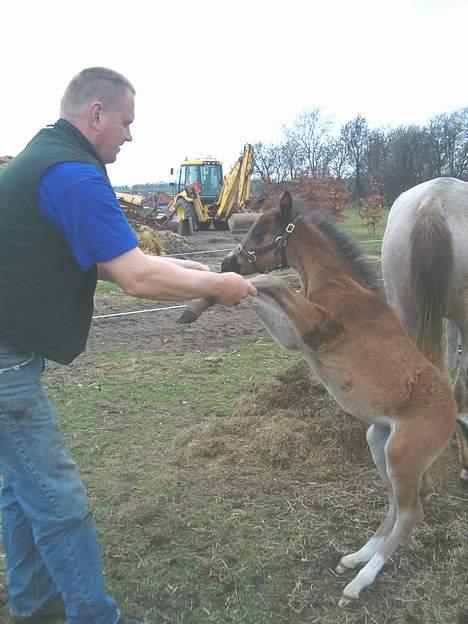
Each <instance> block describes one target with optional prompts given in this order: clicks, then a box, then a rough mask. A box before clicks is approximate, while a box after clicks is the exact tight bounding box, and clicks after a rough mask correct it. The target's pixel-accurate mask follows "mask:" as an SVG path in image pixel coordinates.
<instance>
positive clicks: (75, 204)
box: [37, 162, 138, 271]
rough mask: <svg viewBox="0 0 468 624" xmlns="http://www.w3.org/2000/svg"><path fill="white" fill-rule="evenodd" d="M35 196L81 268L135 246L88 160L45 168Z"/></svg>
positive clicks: (117, 207)
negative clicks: (86, 161)
mask: <svg viewBox="0 0 468 624" xmlns="http://www.w3.org/2000/svg"><path fill="white" fill-rule="evenodd" d="M37 199H38V206H39V209H40V211H41V212H42V214H43V215H44V217H45V218H46V219H47V221H48V222H49V223H51V224H52V225H55V226H56V227H57V228H58V230H59V231H60V232H61V233H62V236H63V237H64V238H65V240H66V241H67V243H68V245H69V246H70V249H71V251H72V253H73V255H74V257H75V259H76V261H77V262H78V264H79V265H80V267H81V269H82V270H83V271H87V270H88V269H90V268H91V267H92V266H94V265H95V264H97V263H99V262H107V261H108V260H113V259H114V258H117V257H118V256H120V255H122V254H123V253H125V252H127V251H130V250H131V249H134V248H135V247H137V246H138V239H137V238H136V236H135V234H134V232H133V230H132V228H131V227H130V224H129V223H128V221H127V218H126V216H125V214H124V212H123V210H122V208H121V207H120V204H119V202H118V200H117V198H116V196H115V193H114V191H113V189H112V187H111V186H110V184H109V182H108V180H107V179H106V178H105V177H104V175H103V174H102V173H101V172H100V171H98V170H97V169H96V168H95V167H93V166H92V165H90V164H88V163H80V162H62V163H58V164H57V165H54V166H53V167H51V168H50V169H48V170H47V171H46V172H45V174H44V175H43V176H42V178H41V180H40V183H39V186H38V198H37Z"/></svg>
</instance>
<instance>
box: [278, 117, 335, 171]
mask: <svg viewBox="0 0 468 624" xmlns="http://www.w3.org/2000/svg"><path fill="white" fill-rule="evenodd" d="M332 123H333V122H332V119H331V118H330V117H326V118H324V117H322V111H321V109H319V108H314V109H312V110H311V111H304V112H303V113H301V114H300V115H299V116H298V117H297V118H296V120H295V121H294V123H293V126H292V128H291V129H290V130H287V131H286V136H287V139H288V140H289V141H292V142H293V143H295V144H297V145H298V148H299V160H300V161H301V162H302V167H301V168H302V171H303V173H304V174H306V175H308V176H311V177H312V178H318V177H320V176H321V175H323V174H324V168H326V167H324V159H325V158H326V156H327V146H328V141H329V135H330V129H331V126H332Z"/></svg>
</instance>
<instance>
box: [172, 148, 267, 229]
mask: <svg viewBox="0 0 468 624" xmlns="http://www.w3.org/2000/svg"><path fill="white" fill-rule="evenodd" d="M253 157H254V154H253V148H252V146H251V145H250V144H249V143H247V144H246V145H245V146H244V151H243V154H242V155H241V156H240V157H239V159H238V160H237V162H236V163H235V164H234V165H233V167H232V168H231V170H230V171H229V173H228V174H227V175H226V176H225V177H223V166H222V163H221V161H219V160H217V159H216V158H209V157H207V158H198V159H195V160H185V161H184V162H183V163H181V165H180V169H179V170H178V174H177V181H176V182H175V185H176V188H175V195H174V198H173V199H172V201H171V203H170V204H169V206H168V210H169V213H170V214H171V215H173V216H174V217H176V220H177V232H178V233H179V234H182V235H190V234H192V233H193V232H194V231H195V230H207V229H209V228H210V226H211V225H213V227H214V228H215V229H216V230H227V229H230V230H231V231H232V232H241V231H246V230H248V229H249V227H250V225H251V224H252V223H253V222H254V221H255V214H254V213H249V212H246V207H247V206H248V201H249V198H250V193H251V186H252V181H251V176H252V169H253ZM171 173H173V170H172V171H171Z"/></svg>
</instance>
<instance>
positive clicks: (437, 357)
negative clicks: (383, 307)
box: [411, 200, 454, 370]
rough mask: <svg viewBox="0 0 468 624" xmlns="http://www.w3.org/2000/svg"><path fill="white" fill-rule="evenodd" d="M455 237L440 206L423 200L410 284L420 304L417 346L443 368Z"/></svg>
mask: <svg viewBox="0 0 468 624" xmlns="http://www.w3.org/2000/svg"><path fill="white" fill-rule="evenodd" d="M453 262H454V260H453V246H452V235H451V233H450V230H449V229H448V226H447V223H446V220H445V218H444V216H443V215H442V212H441V210H440V205H439V204H438V203H435V202H429V201H428V200H424V201H423V202H422V203H421V205H420V206H419V208H418V213H417V216H416V221H415V223H414V226H413V230H412V232H411V282H412V288H413V292H414V293H415V296H416V302H417V306H416V309H417V325H416V346H417V347H418V349H419V350H420V351H422V353H424V355H425V356H426V357H427V358H428V359H429V360H430V361H431V362H432V363H433V364H435V365H436V366H437V367H438V368H440V369H441V370H442V369H443V368H444V341H443V317H444V316H445V315H446V314H447V305H448V287H449V279H450V275H451V272H452V269H453Z"/></svg>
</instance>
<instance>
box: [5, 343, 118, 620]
mask: <svg viewBox="0 0 468 624" xmlns="http://www.w3.org/2000/svg"><path fill="white" fill-rule="evenodd" d="M43 369H44V361H43V359H42V358H41V357H38V356H35V355H34V354H31V353H24V352H21V351H19V350H18V349H17V348H15V347H14V346H13V345H11V344H8V343H7V342H6V341H4V340H2V339H0V473H1V474H2V475H3V487H2V494H1V508H2V521H3V522H2V528H3V546H4V550H5V554H6V559H7V577H8V591H9V603H10V611H11V613H12V615H17V616H29V615H31V614H32V613H34V612H35V611H37V610H38V609H40V608H41V607H42V606H44V605H45V604H46V603H47V602H48V601H49V600H51V599H52V598H54V597H56V596H57V595H60V594H61V595H62V597H63V600H64V602H65V605H66V612H67V618H68V622H69V624H116V621H117V620H118V617H119V612H118V610H117V607H116V604H115V602H114V601H113V600H112V598H109V597H108V596H107V595H106V592H105V588H104V582H103V576H102V568H101V561H100V555H99V546H98V543H97V538H96V530H95V526H94V522H93V520H92V519H91V516H90V513H89V510H88V507H87V504H86V492H85V489H84V487H83V484H82V483H81V480H80V477H79V475H78V470H77V468H76V465H75V463H74V462H73V461H72V459H71V458H70V455H69V452H68V448H67V445H66V443H65V440H64V438H63V436H62V434H61V432H60V428H59V425H58V421H57V415H56V413H55V410H54V408H53V406H52V405H51V403H50V401H49V399H48V398H47V395H46V393H45V392H44V389H43V387H42V385H41V383H40V378H41V375H42V372H43Z"/></svg>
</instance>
